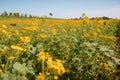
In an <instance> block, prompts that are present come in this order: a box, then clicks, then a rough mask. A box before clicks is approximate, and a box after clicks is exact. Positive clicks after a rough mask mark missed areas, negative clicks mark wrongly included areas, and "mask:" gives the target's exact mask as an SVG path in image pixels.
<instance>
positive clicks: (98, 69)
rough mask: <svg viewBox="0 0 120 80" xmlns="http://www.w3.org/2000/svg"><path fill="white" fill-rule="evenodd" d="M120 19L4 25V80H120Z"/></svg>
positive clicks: (0, 56)
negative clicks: (118, 41) (119, 42)
mask: <svg viewBox="0 0 120 80" xmlns="http://www.w3.org/2000/svg"><path fill="white" fill-rule="evenodd" d="M118 22H119V20H118V19H114V20H113V19H110V20H100V19H95V20H89V19H81V20H70V19H66V20H60V19H48V18H42V19H37V18H31V19H15V18H13V19H12V18H11V19H0V80H120V55H119V54H120V53H119V49H120V48H119V45H118V43H117V40H118V37H116V36H115V35H116V34H117V33H116V31H117V30H118V26H120V25H119V24H120V23H118Z"/></svg>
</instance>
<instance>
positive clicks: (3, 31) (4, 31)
mask: <svg viewBox="0 0 120 80" xmlns="http://www.w3.org/2000/svg"><path fill="white" fill-rule="evenodd" d="M2 33H4V34H5V35H9V34H10V32H7V31H6V30H2Z"/></svg>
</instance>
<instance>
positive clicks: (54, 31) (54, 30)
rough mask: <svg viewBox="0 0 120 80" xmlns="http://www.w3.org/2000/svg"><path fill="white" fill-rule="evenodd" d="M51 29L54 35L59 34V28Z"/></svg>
mask: <svg viewBox="0 0 120 80" xmlns="http://www.w3.org/2000/svg"><path fill="white" fill-rule="evenodd" d="M50 31H51V33H52V35H54V36H55V35H56V34H57V30H56V29H54V28H53V29H51V30H50Z"/></svg>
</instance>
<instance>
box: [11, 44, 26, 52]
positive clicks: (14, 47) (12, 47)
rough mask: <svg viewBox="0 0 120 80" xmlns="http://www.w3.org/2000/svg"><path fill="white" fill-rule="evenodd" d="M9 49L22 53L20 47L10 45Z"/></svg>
mask: <svg viewBox="0 0 120 80" xmlns="http://www.w3.org/2000/svg"><path fill="white" fill-rule="evenodd" d="M10 47H11V49H13V50H18V51H24V49H23V48H21V47H19V46H15V45H11V46H10Z"/></svg>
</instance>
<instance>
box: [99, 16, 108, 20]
mask: <svg viewBox="0 0 120 80" xmlns="http://www.w3.org/2000/svg"><path fill="white" fill-rule="evenodd" d="M101 18H102V19H103V20H109V18H108V17H106V16H103V17H101Z"/></svg>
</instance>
